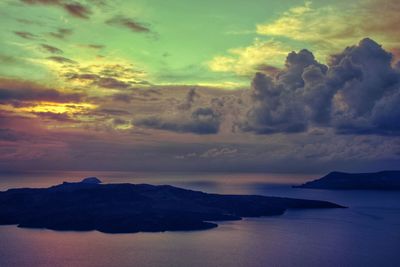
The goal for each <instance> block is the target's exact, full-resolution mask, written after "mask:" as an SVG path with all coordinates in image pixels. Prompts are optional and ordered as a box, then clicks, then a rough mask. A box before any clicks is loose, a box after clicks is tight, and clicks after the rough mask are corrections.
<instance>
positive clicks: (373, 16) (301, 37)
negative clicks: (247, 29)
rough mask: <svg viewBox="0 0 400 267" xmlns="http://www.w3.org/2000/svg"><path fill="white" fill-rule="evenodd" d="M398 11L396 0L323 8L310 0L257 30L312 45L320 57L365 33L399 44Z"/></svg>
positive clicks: (326, 6) (384, 41)
mask: <svg viewBox="0 0 400 267" xmlns="http://www.w3.org/2000/svg"><path fill="white" fill-rule="evenodd" d="M378 10H379V12H378ZM399 12H400V2H399V1H397V0H385V1H383V2H382V1H379V0H366V1H360V2H356V3H351V4H338V5H334V6H333V5H329V4H328V5H323V6H321V7H314V5H312V3H311V2H310V1H309V2H305V4H304V5H303V6H297V7H293V8H291V9H289V10H287V11H285V12H283V13H282V14H281V15H280V16H279V17H278V18H276V19H275V20H272V21H268V22H266V23H263V24H258V25H257V33H258V34H260V35H264V36H268V37H278V38H280V37H284V38H289V39H291V40H294V41H300V42H307V43H308V44H310V45H311V48H313V49H318V57H319V56H321V57H325V56H328V55H329V54H330V53H332V51H338V50H339V49H341V48H342V47H343V46H345V45H347V44H349V43H354V42H357V41H358V40H360V39H361V38H364V37H365V36H370V37H372V38H374V39H377V40H380V41H381V42H383V43H384V44H385V45H387V46H388V47H390V48H391V47H396V46H397V47H398V46H399V45H400V41H399V39H398V38H397V36H398V35H399V34H400V30H399V28H398V27H395V26H394V25H398V24H399V23H400V18H399V16H398V13H399ZM319 58H320V57H319Z"/></svg>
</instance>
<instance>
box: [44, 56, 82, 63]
mask: <svg viewBox="0 0 400 267" xmlns="http://www.w3.org/2000/svg"><path fill="white" fill-rule="evenodd" d="M47 59H49V60H51V61H54V62H57V63H61V64H78V62H76V61H74V60H72V59H69V58H66V57H60V56H51V57H47Z"/></svg>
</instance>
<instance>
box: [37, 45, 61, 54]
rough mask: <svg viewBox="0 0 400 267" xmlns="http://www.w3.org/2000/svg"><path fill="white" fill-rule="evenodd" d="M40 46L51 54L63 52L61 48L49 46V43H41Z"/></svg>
mask: <svg viewBox="0 0 400 267" xmlns="http://www.w3.org/2000/svg"><path fill="white" fill-rule="evenodd" d="M40 46H41V48H42V49H43V50H44V51H46V52H49V53H52V54H62V53H63V51H62V50H61V49H59V48H57V47H54V46H51V45H47V44H41V45H40Z"/></svg>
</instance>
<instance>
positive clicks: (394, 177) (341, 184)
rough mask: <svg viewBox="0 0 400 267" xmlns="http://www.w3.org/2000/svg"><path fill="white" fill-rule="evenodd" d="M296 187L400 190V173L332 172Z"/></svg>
mask: <svg viewBox="0 0 400 267" xmlns="http://www.w3.org/2000/svg"><path fill="white" fill-rule="evenodd" d="M294 187H296V188H314V189H338V190H339V189H340V190H400V171H381V172H373V173H345V172H331V173H329V174H328V175H326V176H324V177H322V178H320V179H317V180H314V181H311V182H307V183H305V184H302V185H299V186H294Z"/></svg>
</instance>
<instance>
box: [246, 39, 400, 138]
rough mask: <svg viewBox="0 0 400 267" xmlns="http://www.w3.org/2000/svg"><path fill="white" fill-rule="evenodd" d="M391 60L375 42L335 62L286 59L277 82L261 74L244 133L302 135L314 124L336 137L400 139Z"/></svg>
mask: <svg viewBox="0 0 400 267" xmlns="http://www.w3.org/2000/svg"><path fill="white" fill-rule="evenodd" d="M392 59H393V56H392V54H391V53H389V52H387V51H385V50H384V49H383V48H382V47H381V46H380V45H378V44H377V43H376V42H374V41H373V40H371V39H368V38H366V39H364V40H362V41H361V42H360V43H359V44H358V45H356V46H352V47H348V48H346V49H345V50H344V51H343V52H341V53H339V54H337V55H334V56H332V57H331V60H330V62H329V64H328V66H325V65H323V64H320V63H318V62H317V61H316V60H315V58H314V56H313V54H312V53H311V52H309V51H307V50H302V51H300V52H298V53H295V52H292V53H290V54H289V55H288V57H287V60H286V66H285V69H284V70H282V71H281V72H279V73H278V74H277V75H276V76H275V77H270V76H268V75H266V74H264V73H257V74H256V75H255V77H254V78H253V81H252V86H251V88H252V90H251V99H252V101H251V102H252V103H251V105H252V106H251V108H250V109H249V111H248V113H247V114H246V116H245V117H246V118H245V121H244V122H241V123H240V128H241V129H242V130H244V131H251V132H255V133H258V134H269V133H276V132H286V133H292V132H302V131H306V130H307V129H308V127H309V126H310V125H317V126H325V127H333V128H334V129H335V130H336V131H337V132H338V133H349V134H384V135H386V134H395V135H398V134H400V119H399V118H400V117H399V115H400V97H399V95H400V73H399V70H398V69H395V68H394V67H393V64H392V63H393V62H392V61H393V60H392Z"/></svg>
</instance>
